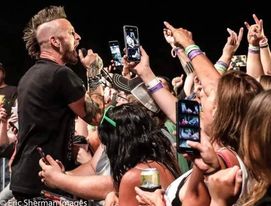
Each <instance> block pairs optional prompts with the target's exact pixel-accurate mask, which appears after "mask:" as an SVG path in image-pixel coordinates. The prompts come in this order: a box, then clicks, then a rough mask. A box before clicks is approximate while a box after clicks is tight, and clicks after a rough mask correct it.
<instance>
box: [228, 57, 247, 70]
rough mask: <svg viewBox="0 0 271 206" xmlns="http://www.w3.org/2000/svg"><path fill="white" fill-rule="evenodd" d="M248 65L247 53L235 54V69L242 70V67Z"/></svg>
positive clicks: (233, 66) (232, 63)
mask: <svg viewBox="0 0 271 206" xmlns="http://www.w3.org/2000/svg"><path fill="white" fill-rule="evenodd" d="M246 66H247V56H246V55H234V56H233V57H232V59H231V67H232V69H233V70H240V68H242V67H246Z"/></svg>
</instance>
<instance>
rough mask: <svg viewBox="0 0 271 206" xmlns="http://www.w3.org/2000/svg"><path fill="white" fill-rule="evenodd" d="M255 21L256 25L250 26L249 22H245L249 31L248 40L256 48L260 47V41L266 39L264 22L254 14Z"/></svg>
mask: <svg viewBox="0 0 271 206" xmlns="http://www.w3.org/2000/svg"><path fill="white" fill-rule="evenodd" d="M253 19H254V21H255V24H253V25H250V24H249V23H248V22H244V24H245V26H246V28H247V29H248V33H247V40H248V43H249V44H251V45H254V46H258V45H259V41H260V40H261V39H263V38H264V37H265V35H264V30H263V20H262V19H258V17H257V16H256V15H255V14H253Z"/></svg>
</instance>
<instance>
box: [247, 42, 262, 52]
mask: <svg viewBox="0 0 271 206" xmlns="http://www.w3.org/2000/svg"><path fill="white" fill-rule="evenodd" d="M248 52H249V53H253V54H259V53H260V47H259V46H253V45H251V44H250V45H249V46H248Z"/></svg>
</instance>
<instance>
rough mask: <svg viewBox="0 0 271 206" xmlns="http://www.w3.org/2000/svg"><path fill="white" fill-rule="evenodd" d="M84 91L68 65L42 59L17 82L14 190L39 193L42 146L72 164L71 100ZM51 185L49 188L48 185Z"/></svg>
mask: <svg viewBox="0 0 271 206" xmlns="http://www.w3.org/2000/svg"><path fill="white" fill-rule="evenodd" d="M84 95H85V87H84V84H83V81H82V80H81V79H80V78H79V77H78V76H77V75H76V74H75V73H74V72H73V71H72V70H71V69H69V68H68V67H66V66H61V65H58V64H56V63H55V62H53V61H50V60H45V59H40V60H38V61H37V62H36V64H35V65H34V66H32V67H31V68H30V69H29V70H28V71H27V72H26V73H25V75H24V76H23V77H22V78H21V80H20V82H19V85H18V116H19V126H20V129H19V134H18V135H19V137H18V139H19V140H18V146H17V153H16V156H15V159H14V161H13V165H12V176H11V186H10V188H11V190H12V191H15V192H19V193H24V194H31V195H39V193H40V191H41V189H43V188H44V187H45V186H44V185H43V184H42V183H41V180H40V177H39V176H38V172H39V171H40V166H39V163H38V161H39V159H40V158H41V156H40V155H39V153H38V151H37V150H36V148H37V146H40V147H41V148H42V149H43V150H44V153H45V154H50V155H51V156H52V157H53V158H54V159H58V160H60V161H61V162H62V163H63V164H64V166H65V168H66V169H67V170H69V169H71V168H72V167H73V163H72V155H71V140H72V139H71V138H72V136H73V135H74V118H75V115H74V113H73V112H72V110H71V109H70V108H69V107H68V104H70V103H72V102H74V101H77V100H79V99H80V98H82V97H83V96H84ZM46 189H48V188H46Z"/></svg>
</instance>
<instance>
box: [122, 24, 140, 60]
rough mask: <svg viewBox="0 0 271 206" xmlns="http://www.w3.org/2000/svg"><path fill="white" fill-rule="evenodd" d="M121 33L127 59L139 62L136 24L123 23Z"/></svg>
mask: <svg viewBox="0 0 271 206" xmlns="http://www.w3.org/2000/svg"><path fill="white" fill-rule="evenodd" d="M123 34H124V43H125V48H126V54H127V57H128V61H130V62H139V61H140V58H141V54H140V48H139V47H140V42H139V33H138V28H137V26H131V25H124V26H123Z"/></svg>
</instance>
